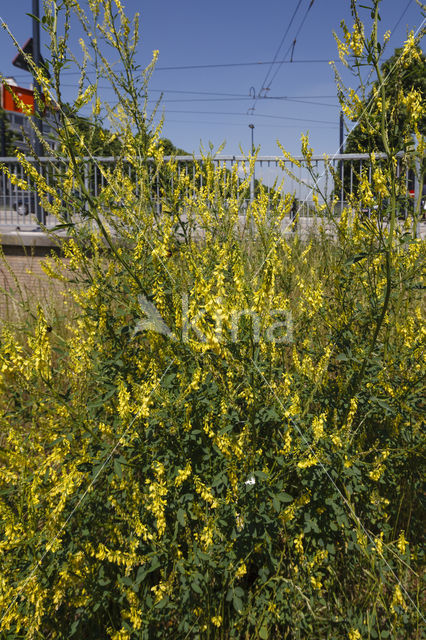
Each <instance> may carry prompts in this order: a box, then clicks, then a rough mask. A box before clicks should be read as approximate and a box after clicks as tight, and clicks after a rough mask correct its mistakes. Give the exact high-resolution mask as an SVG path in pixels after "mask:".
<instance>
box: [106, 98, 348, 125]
mask: <svg viewBox="0 0 426 640" xmlns="http://www.w3.org/2000/svg"><path fill="white" fill-rule="evenodd" d="M117 104H118V103H117ZM167 113H184V114H185V113H193V114H197V115H204V114H205V115H218V116H219V115H220V116H247V114H246V113H244V112H238V111H190V110H186V109H185V110H182V109H179V110H176V109H168V110H167ZM256 117H258V118H273V119H274V120H293V121H297V122H314V123H316V124H335V123H334V122H331V121H330V120H314V119H310V118H293V117H290V116H273V115H269V114H267V113H257V114H256ZM336 126H337V125H336Z"/></svg>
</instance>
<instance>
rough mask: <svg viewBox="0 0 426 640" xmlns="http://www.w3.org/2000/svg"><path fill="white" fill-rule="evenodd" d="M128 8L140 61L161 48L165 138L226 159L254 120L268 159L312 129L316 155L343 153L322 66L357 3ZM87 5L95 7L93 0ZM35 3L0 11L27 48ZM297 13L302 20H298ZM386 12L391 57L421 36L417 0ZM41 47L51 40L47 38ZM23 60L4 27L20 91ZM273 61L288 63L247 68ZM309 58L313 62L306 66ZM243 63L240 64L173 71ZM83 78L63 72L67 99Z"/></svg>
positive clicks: (26, 80) (162, 1) (2, 45)
mask: <svg viewBox="0 0 426 640" xmlns="http://www.w3.org/2000/svg"><path fill="white" fill-rule="evenodd" d="M123 3H124V6H125V8H126V12H127V13H128V14H129V15H133V14H134V13H135V12H139V13H140V16H141V18H140V27H141V28H140V45H139V55H138V61H139V62H140V64H142V65H146V64H147V63H148V62H149V61H150V59H151V55H152V51H153V50H154V49H158V50H159V52H160V53H159V60H158V63H157V68H156V70H155V72H154V74H153V77H152V80H151V84H150V91H151V94H150V96H151V98H152V99H153V100H154V99H157V98H158V97H159V96H160V92H161V91H162V92H163V93H164V96H163V102H162V106H161V110H162V111H164V114H165V124H164V129H163V135H164V136H166V137H168V138H170V139H171V140H172V141H173V143H174V144H175V145H177V146H179V147H182V148H184V149H185V150H187V151H189V152H197V151H198V150H199V148H200V143H201V144H203V145H204V147H205V148H206V147H208V145H209V142H211V143H212V144H213V145H214V147H215V148H217V147H218V146H219V145H220V144H221V143H222V142H225V143H226V144H225V148H224V151H223V153H227V154H239V153H240V145H241V146H242V149H243V152H248V151H249V149H250V144H251V130H250V128H249V126H248V125H249V124H251V123H252V124H254V125H255V128H254V131H253V133H254V142H255V145H256V146H257V145H260V153H261V154H262V155H276V154H278V153H279V149H278V147H277V144H276V140H277V139H279V140H280V142H281V143H282V144H283V145H284V146H285V147H286V148H287V149H288V150H289V151H290V152H291V153H298V152H299V150H300V135H301V133H302V132H306V131H308V130H309V133H310V138H311V143H312V146H313V147H314V150H315V152H316V153H321V154H322V153H334V152H335V151H336V148H337V146H338V137H339V127H338V120H339V106H338V101H337V98H336V89H335V83H334V75H333V71H332V68H331V67H330V65H329V64H328V63H327V62H322V61H328V60H332V59H335V58H336V57H337V56H336V45H335V42H334V39H333V35H332V31H333V30H335V31H337V32H338V33H339V34H340V33H341V30H340V21H341V20H342V19H345V20H346V22H347V23H348V24H349V25H351V24H352V23H351V19H350V10H349V8H350V0H314V2H313V4H312V6H311V8H310V9H309V10H308V7H309V5H310V0H263V2H258V1H254V0H232V1H229V0H215V2H201V1H200V0H181V2H176V1H175V0H127V1H125V0H123ZM40 4H41V5H42V0H40ZM80 4H81V5H82V6H86V5H87V3H86V1H85V0H82V1H81V3H80ZM361 4H366V3H365V2H361ZM31 5H32V3H31V0H15V2H9V3H5V2H3V3H2V7H1V8H0V16H1V19H2V20H3V21H4V22H6V23H7V24H8V26H9V28H10V30H11V31H12V32H13V34H14V36H15V37H16V39H17V41H18V42H19V43H21V44H23V43H24V42H25V40H26V39H27V38H28V37H29V36H30V35H31V28H32V27H31V19H30V18H29V17H28V16H27V15H26V12H30V11H31ZM296 9H297V11H295V10H296ZM364 13H365V12H364ZM293 14H294V20H293V22H292V23H291V24H289V23H290V20H291V17H292V16H293ZM367 16H368V12H367ZM381 16H382V21H381V32H382V33H383V32H384V31H385V30H387V29H390V30H393V29H394V28H395V30H394V31H393V33H392V37H391V40H390V42H389V45H388V55H391V53H392V52H393V50H394V48H395V47H397V46H400V45H401V44H402V42H403V41H404V40H405V38H406V34H407V30H409V29H414V30H416V29H417V28H418V27H419V25H420V24H421V22H422V15H421V11H420V9H419V7H418V5H417V3H416V1H415V0H383V1H382V3H381ZM286 30H287V34H286ZM285 34H286V35H285ZM80 35H81V33H80V31H79V29H78V27H77V26H76V27H75V29H74V30H73V31H72V32H71V40H70V44H71V46H72V48H73V49H74V50H75V51H77V50H78V45H77V42H78V38H79V37H80ZM296 35H297V38H296V43H295V45H294V49H293V41H294V39H295V37H296ZM284 36H285V38H284ZM283 38H284V39H283ZM42 42H44V44H45V38H44V35H42ZM280 44H281V45H282V46H281V48H280ZM14 54H15V52H14V49H13V45H12V43H11V42H10V38H9V36H8V34H7V33H6V31H4V30H1V31H0V57H1V58H0V59H1V61H2V62H1V68H0V70H1V72H2V73H3V74H4V75H6V76H7V75H12V76H14V77H15V78H16V80H17V82H18V84H20V85H21V86H29V84H30V82H31V78H30V75H29V74H28V73H25V72H22V71H21V70H19V69H16V68H15V67H13V66H12V65H11V60H12V58H13V57H14ZM42 54H43V55H44V56H45V57H46V58H48V57H49V54H48V52H47V50H46V49H44V50H43V49H42ZM291 54H293V62H292V63H290V59H291ZM274 59H276V60H278V61H280V60H285V61H286V63H284V64H282V65H278V64H275V65H273V66H271V65H267V64H255V65H248V64H245V63H250V62H270V61H273V60H274ZM304 60H309V61H310V62H307V63H304V62H301V61H304ZM318 60H319V61H320V62H316V61H318ZM234 63H238V66H221V67H204V68H190V69H176V68H174V69H170V67H185V66H194V65H230V64H234ZM243 63H244V64H243ZM268 72H269V73H268ZM75 78H76V77H75V76H71V75H69V76H64V79H66V85H67V86H65V87H64V92H65V95H66V96H68V97H71V96H72V95H73V94H75V91H76V87H75V85H76V80H75ZM262 85H264V86H265V87H269V90H268V91H267V92H263V94H265V93H266V94H267V95H268V96H269V97H268V98H263V99H258V100H257V101H256V102H254V101H253V99H252V98H251V97H250V95H253V93H255V94H256V95H257V94H258V92H259V90H260V89H261V88H262ZM102 97H103V99H105V100H109V101H111V102H114V101H115V99H114V97H113V94H112V92H111V91H110V90H108V89H107V88H105V89H102ZM253 107H254V110H252V109H251V108H253Z"/></svg>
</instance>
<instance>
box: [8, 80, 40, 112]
mask: <svg viewBox="0 0 426 640" xmlns="http://www.w3.org/2000/svg"><path fill="white" fill-rule="evenodd" d="M16 98H19V100H21V101H22V102H23V103H24V104H26V105H28V106H29V107H30V113H31V114H34V92H33V91H32V90H31V89H24V87H12V86H11V87H10V89H9V88H8V87H6V85H3V86H2V92H1V104H2V107H3V109H5V111H17V112H18V113H23V110H22V109H21V107H20V106H18V102H17V100H16Z"/></svg>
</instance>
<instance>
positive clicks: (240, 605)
mask: <svg viewBox="0 0 426 640" xmlns="http://www.w3.org/2000/svg"><path fill="white" fill-rule="evenodd" d="M232 604H233V605H234V609H235V611H236V612H237V613H241V612H242V610H243V601H242V600H241V598H239V597H238V596H235V595H234V598H233V600H232Z"/></svg>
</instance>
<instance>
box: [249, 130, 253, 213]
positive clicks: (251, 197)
mask: <svg viewBox="0 0 426 640" xmlns="http://www.w3.org/2000/svg"><path fill="white" fill-rule="evenodd" d="M249 127H250V129H251V155H252V156H254V124H249ZM253 200H254V167H253V176H252V179H251V183H250V201H251V202H253Z"/></svg>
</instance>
